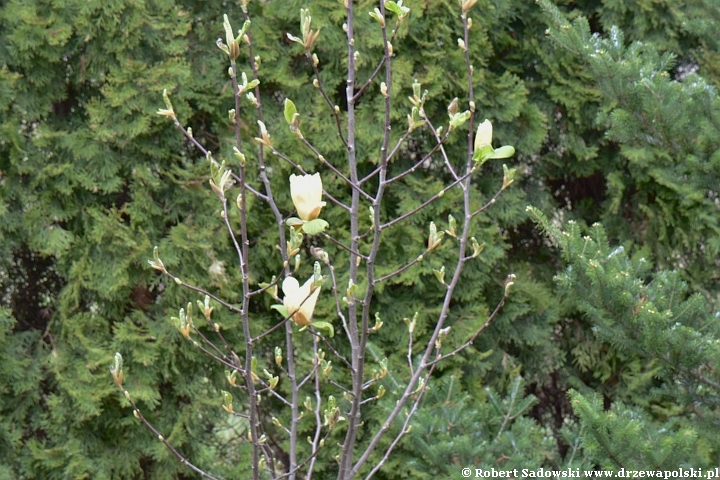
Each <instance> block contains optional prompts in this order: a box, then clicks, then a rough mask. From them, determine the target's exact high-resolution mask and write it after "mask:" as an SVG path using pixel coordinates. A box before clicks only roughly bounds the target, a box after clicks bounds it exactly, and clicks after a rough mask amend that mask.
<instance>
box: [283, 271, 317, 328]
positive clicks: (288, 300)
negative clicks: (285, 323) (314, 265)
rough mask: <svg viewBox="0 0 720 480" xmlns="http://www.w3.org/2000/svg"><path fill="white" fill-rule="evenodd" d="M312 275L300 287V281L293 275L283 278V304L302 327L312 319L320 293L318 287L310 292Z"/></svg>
mask: <svg viewBox="0 0 720 480" xmlns="http://www.w3.org/2000/svg"><path fill="white" fill-rule="evenodd" d="M312 284H313V277H310V279H309V280H308V281H307V282H305V284H304V285H303V286H302V287H301V286H300V283H298V281H297V280H296V279H294V278H293V277H287V278H286V279H285V280H283V284H282V291H283V293H284V294H285V298H283V305H284V306H285V308H287V311H288V313H289V314H291V315H292V319H293V321H294V322H295V323H297V324H298V325H299V326H301V327H304V326H305V325H307V324H308V323H310V321H311V320H312V316H313V310H315V304H316V303H317V299H318V296H319V295H320V287H317V288H316V289H315V291H314V292H311V289H312Z"/></svg>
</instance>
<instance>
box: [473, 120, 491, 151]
mask: <svg viewBox="0 0 720 480" xmlns="http://www.w3.org/2000/svg"><path fill="white" fill-rule="evenodd" d="M492 134H493V128H492V123H490V120H488V119H485V121H484V122H483V123H481V124H480V125H479V126H478V129H477V134H476V135H475V151H476V152H477V151H478V150H481V149H482V148H483V147H486V146H492Z"/></svg>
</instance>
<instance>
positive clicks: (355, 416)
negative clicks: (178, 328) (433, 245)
mask: <svg viewBox="0 0 720 480" xmlns="http://www.w3.org/2000/svg"><path fill="white" fill-rule="evenodd" d="M345 3H346V11H347V22H346V24H347V56H348V70H347V83H346V85H345V98H346V99H347V109H348V112H347V122H348V123H347V129H348V130H347V150H348V166H349V170H350V181H351V182H353V183H354V184H355V185H359V182H358V172H357V150H356V148H355V98H354V96H355V29H354V23H353V20H354V19H353V0H345ZM359 210H360V193H359V192H358V191H357V189H353V191H352V201H351V205H350V249H351V250H352V251H355V252H357V251H359V245H360V235H359V227H360V225H359ZM358 258H359V257H357V255H355V254H353V253H350V281H352V282H353V283H355V284H357V283H358V265H357V259H358ZM347 321H348V330H349V332H350V335H349V336H348V340H349V342H350V350H351V352H352V360H351V361H352V366H353V368H352V372H351V374H352V384H353V386H354V387H356V386H357V385H360V386H362V381H363V359H364V355H363V352H361V350H360V332H359V331H358V310H357V303H356V300H353V299H350V304H349V305H348V318H347ZM354 390H355V388H354ZM358 401H359V399H358V398H355V399H354V401H353V407H352V411H351V413H350V414H349V416H348V430H347V433H346V435H345V441H344V442H343V449H342V450H343V451H342V454H341V457H340V468H339V471H338V480H349V479H350V477H351V472H350V470H351V469H352V462H353V449H354V448H355V438H356V436H357V428H358V424H359V423H360V411H359V405H357V402H358Z"/></svg>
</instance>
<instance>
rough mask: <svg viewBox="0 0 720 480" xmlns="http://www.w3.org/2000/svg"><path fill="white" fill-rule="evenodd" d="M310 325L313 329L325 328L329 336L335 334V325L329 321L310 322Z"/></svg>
mask: <svg viewBox="0 0 720 480" xmlns="http://www.w3.org/2000/svg"><path fill="white" fill-rule="evenodd" d="M310 325H312V327H313V328H314V329H315V330H327V331H328V335H329V336H330V337H331V338H332V337H334V336H335V327H333V326H332V324H331V323H329V322H312V323H311V324H310Z"/></svg>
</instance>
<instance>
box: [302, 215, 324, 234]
mask: <svg viewBox="0 0 720 480" xmlns="http://www.w3.org/2000/svg"><path fill="white" fill-rule="evenodd" d="M329 226H330V224H329V223H328V222H326V221H325V220H323V219H322V218H316V219H315V220H310V221H309V222H306V223H304V224H303V226H302V231H303V232H305V233H307V234H308V235H317V234H318V233H322V232H324V231H325V229H326V228H327V227H329Z"/></svg>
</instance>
